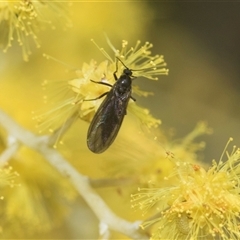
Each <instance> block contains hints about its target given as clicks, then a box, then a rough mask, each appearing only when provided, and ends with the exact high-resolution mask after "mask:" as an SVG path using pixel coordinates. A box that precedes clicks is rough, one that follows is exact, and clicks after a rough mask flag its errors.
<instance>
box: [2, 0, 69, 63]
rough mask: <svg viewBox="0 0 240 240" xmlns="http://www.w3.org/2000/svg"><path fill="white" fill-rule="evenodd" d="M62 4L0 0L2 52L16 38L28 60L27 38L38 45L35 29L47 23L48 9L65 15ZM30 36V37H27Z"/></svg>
mask: <svg viewBox="0 0 240 240" xmlns="http://www.w3.org/2000/svg"><path fill="white" fill-rule="evenodd" d="M63 6H64V5H63V4H62V3H59V2H56V1H48V4H45V3H44V1H40V0H39V1H38V0H37V1H31V0H19V1H11V0H8V1H2V2H0V32H1V36H0V46H1V45H2V46H3V48H4V52H6V51H7V50H8V48H10V47H11V46H12V41H13V40H14V39H15V38H16V39H17V41H18V43H19V45H20V46H21V47H22V54H23V59H24V60H25V61H28V57H29V55H30V54H31V50H30V45H31V44H30V42H29V39H31V38H32V39H33V41H34V43H35V44H36V46H37V47H38V48H39V47H40V42H39V40H38V37H37V31H38V30H39V27H41V25H43V24H45V23H48V24H51V25H52V22H51V20H47V18H48V16H47V12H48V11H56V10H57V11H56V12H57V13H58V14H59V15H60V16H61V17H64V16H65V15H66V13H65V10H64V7H63ZM29 37H30V38H29Z"/></svg>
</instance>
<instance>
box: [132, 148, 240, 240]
mask: <svg viewBox="0 0 240 240" xmlns="http://www.w3.org/2000/svg"><path fill="white" fill-rule="evenodd" d="M226 155H227V158H228V159H227V160H226V161H225V162H223V160H222V158H221V159H220V161H219V162H216V161H213V163H212V166H211V167H210V168H209V169H208V170H205V169H204V168H203V167H202V166H200V165H198V164H191V163H187V162H180V161H178V162H175V166H176V167H175V171H174V172H173V173H172V174H171V176H170V177H169V178H166V180H167V181H168V180H170V179H171V178H174V179H175V181H174V182H175V184H174V185H172V186H169V187H164V188H145V189H140V192H139V193H138V194H135V195H133V201H134V202H135V201H137V203H136V204H137V205H138V206H139V207H140V208H141V209H142V210H143V212H144V213H146V212H147V211H148V210H150V209H151V208H155V209H156V210H157V212H158V213H159V216H156V217H153V218H152V219H151V220H149V221H146V222H144V223H143V224H142V227H143V228H147V227H149V226H150V225H154V227H153V230H152V232H153V234H152V239H182V238H184V239H189V240H190V239H191V240H192V239H193V240H194V239H199V238H201V237H202V238H205V239H206V238H207V239H215V238H216V237H220V238H221V239H224V240H225V239H226V240H227V239H236V240H237V239H239V237H240V232H239V217H240V196H239V192H240V181H239V177H240V176H239V175H240V165H239V163H240V149H236V148H235V147H234V149H233V151H232V152H231V153H230V154H229V153H228V152H227V151H226ZM170 229H171V231H169V230H170Z"/></svg>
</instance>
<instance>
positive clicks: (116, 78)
mask: <svg viewBox="0 0 240 240" xmlns="http://www.w3.org/2000/svg"><path fill="white" fill-rule="evenodd" d="M116 59H117V61H116V71H115V72H114V73H113V76H114V79H115V81H117V80H118V77H117V74H116V73H117V71H118V58H116Z"/></svg>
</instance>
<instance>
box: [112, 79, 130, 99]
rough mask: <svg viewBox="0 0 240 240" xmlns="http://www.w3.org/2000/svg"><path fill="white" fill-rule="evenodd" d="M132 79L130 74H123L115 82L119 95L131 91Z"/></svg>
mask: <svg viewBox="0 0 240 240" xmlns="http://www.w3.org/2000/svg"><path fill="white" fill-rule="evenodd" d="M131 89H132V79H131V77H130V76H127V75H121V76H120V78H119V79H118V80H117V82H116V84H115V90H116V92H117V93H118V94H119V95H124V94H125V93H127V92H131Z"/></svg>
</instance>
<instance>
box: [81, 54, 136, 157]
mask: <svg viewBox="0 0 240 240" xmlns="http://www.w3.org/2000/svg"><path fill="white" fill-rule="evenodd" d="M118 61H120V62H121V63H122V64H123V66H124V67H125V69H124V70H123V73H122V75H121V76H120V77H119V78H118V77H117V75H116V73H117V71H118ZM113 76H114V78H115V80H116V83H115V84H114V85H111V84H109V83H105V82H96V81H93V80H91V81H92V82H94V83H98V84H103V85H106V86H109V87H111V90H110V91H109V92H105V93H103V94H102V95H100V96H99V97H98V98H96V99H99V98H102V97H103V96H105V95H107V96H106V98H105V99H104V100H103V102H102V104H101V105H100V107H99V108H98V110H97V112H96V114H95V115H94V117H93V120H92V122H91V124H90V126H89V129H88V133H87V145H88V148H89V149H90V150H91V151H92V152H94V153H102V152H104V151H105V150H106V149H107V148H108V147H109V146H110V145H111V144H112V143H113V141H114V140H115V138H116V136H117V134H118V131H119V129H120V127H121V125H122V121H123V118H124V116H125V115H126V114H127V110H126V109H127V105H128V102H129V99H130V98H131V99H132V100H134V101H136V99H134V98H133V97H132V96H131V94H132V79H133V78H134V77H133V75H132V70H131V69H129V68H128V67H126V66H125V65H124V63H123V62H122V61H121V60H120V59H119V58H117V61H116V71H115V72H114V73H113ZM96 99H89V100H85V101H90V100H96Z"/></svg>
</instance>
